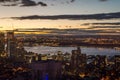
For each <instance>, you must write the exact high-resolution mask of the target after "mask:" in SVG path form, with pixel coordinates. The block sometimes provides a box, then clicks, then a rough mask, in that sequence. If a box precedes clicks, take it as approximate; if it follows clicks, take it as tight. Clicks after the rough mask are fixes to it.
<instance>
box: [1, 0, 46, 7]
mask: <svg viewBox="0 0 120 80" xmlns="http://www.w3.org/2000/svg"><path fill="white" fill-rule="evenodd" d="M0 3H3V4H2V6H18V4H19V5H20V6H21V7H23V6H24V7H25V6H37V5H41V6H47V4H46V3H44V2H36V1H34V0H0Z"/></svg>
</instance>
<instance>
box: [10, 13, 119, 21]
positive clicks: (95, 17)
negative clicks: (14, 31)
mask: <svg viewBox="0 0 120 80" xmlns="http://www.w3.org/2000/svg"><path fill="white" fill-rule="evenodd" d="M11 18H12V19H20V20H25V19H31V20H34V19H49V20H58V19H67V20H104V19H120V12H115V13H101V14H88V15H53V16H39V15H32V16H22V17H11Z"/></svg>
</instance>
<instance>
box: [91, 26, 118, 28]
mask: <svg viewBox="0 0 120 80" xmlns="http://www.w3.org/2000/svg"><path fill="white" fill-rule="evenodd" d="M90 28H120V26H92V27H90Z"/></svg>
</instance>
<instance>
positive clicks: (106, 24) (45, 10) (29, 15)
mask: <svg viewBox="0 0 120 80" xmlns="http://www.w3.org/2000/svg"><path fill="white" fill-rule="evenodd" d="M119 3H120V1H119V0H91V1H89V0H64V1H63V0H61V1H60V0H26V1H25V0H17V1H16V0H9V2H8V0H4V2H2V0H1V1H0V10H1V14H0V30H6V29H7V30H9V29H13V27H14V28H15V29H16V28H59V29H66V28H72V29H74V28H82V29H83V28H85V29H89V30H91V29H92V30H94V29H95V30H116V32H120V24H119V20H120V9H119V7H120V5H119ZM78 16H79V17H78ZM95 23H97V24H95ZM117 23H118V24H117Z"/></svg>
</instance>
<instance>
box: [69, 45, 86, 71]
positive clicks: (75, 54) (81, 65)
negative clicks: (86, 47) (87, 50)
mask: <svg viewBox="0 0 120 80" xmlns="http://www.w3.org/2000/svg"><path fill="white" fill-rule="evenodd" d="M86 63H87V59H86V54H82V53H81V49H80V47H78V48H77V50H72V56H71V69H73V70H75V71H76V72H84V69H85V65H86Z"/></svg>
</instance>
